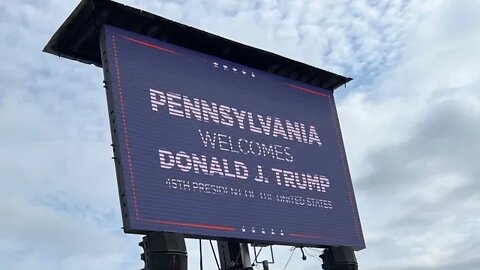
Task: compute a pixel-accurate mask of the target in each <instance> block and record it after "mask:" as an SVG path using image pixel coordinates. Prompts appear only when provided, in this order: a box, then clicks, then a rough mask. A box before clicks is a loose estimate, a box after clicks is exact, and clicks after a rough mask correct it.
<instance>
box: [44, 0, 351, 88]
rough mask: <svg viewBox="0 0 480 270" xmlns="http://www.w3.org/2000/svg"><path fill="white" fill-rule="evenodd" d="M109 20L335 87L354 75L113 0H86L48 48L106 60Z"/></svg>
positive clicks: (67, 55)
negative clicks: (104, 32)
mask: <svg viewBox="0 0 480 270" xmlns="http://www.w3.org/2000/svg"><path fill="white" fill-rule="evenodd" d="M104 24H108V25H112V26H115V27H119V28H122V29H125V30H129V31H132V32H135V33H138V34H142V35H146V36H149V37H153V38H156V39H159V40H163V41H167V42H170V43H172V44H175V45H178V46H182V47H185V48H188V49H191V50H195V51H199V52H202V53H206V54H209V55H212V56H216V57H220V58H223V59H226V60H229V61H232V62H236V63H239V64H242V65H246V66H250V67H253V68H256V69H259V70H262V71H266V72H269V73H274V74H277V75H279V76H283V77H287V78H291V79H294V80H297V81H301V82H304V83H308V84H311V85H315V86H319V87H322V88H325V89H329V90H334V89H336V88H338V87H339V86H341V85H344V84H346V83H347V82H349V81H351V80H352V79H351V78H348V77H344V76H341V75H338V74H335V73H332V72H329V71H325V70H322V69H319V68H316V67H313V66H310V65H307V64H304V63H301V62H298V61H295V60H292V59H289V58H286V57H283V56H280V55H277V54H274V53H271V52H267V51H264V50H261V49H258V48H254V47H251V46H248V45H244V44H241V43H238V42H235V41H232V40H229V39H226V38H223V37H220V36H217V35H214V34H211V33H208V32H205V31H202V30H199V29H196V28H193V27H190V26H187V25H184V24H181V23H177V22H174V21H172V20H168V19H166V18H163V17H160V16H157V15H154V14H151V13H148V12H145V11H142V10H139V9H135V8H132V7H129V6H126V5H123V4H120V3H116V2H113V1H109V0H82V1H81V2H80V4H79V5H78V6H77V7H76V8H75V10H74V11H73V12H72V14H70V16H69V17H68V18H67V20H66V21H65V22H64V23H63V24H62V26H60V28H59V29H58V30H57V31H56V33H55V34H54V35H53V37H52V38H51V39H50V41H49V42H48V43H47V45H46V46H45V48H44V51H45V52H48V53H52V54H54V55H58V56H61V57H65V58H69V59H72V60H76V61H80V62H84V63H87V64H94V65H97V66H101V61H100V46H99V37H100V29H101V27H102V26H103V25H104Z"/></svg>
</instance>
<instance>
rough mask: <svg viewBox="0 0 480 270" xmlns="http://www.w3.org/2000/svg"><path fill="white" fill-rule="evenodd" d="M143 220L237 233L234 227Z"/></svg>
mask: <svg viewBox="0 0 480 270" xmlns="http://www.w3.org/2000/svg"><path fill="white" fill-rule="evenodd" d="M142 220H143V221H145V222H151V223H160V224H167V225H177V226H184V227H192V228H201V229H209V230H217V231H235V228H233V227H225V226H218V225H207V224H197V223H186V222H177V221H164V220H154V219H142Z"/></svg>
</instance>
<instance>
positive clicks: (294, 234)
mask: <svg viewBox="0 0 480 270" xmlns="http://www.w3.org/2000/svg"><path fill="white" fill-rule="evenodd" d="M288 235H289V236H291V237H298V238H311V239H332V240H333V238H330V237H322V236H317V235H308V234H299V233H290V234H288Z"/></svg>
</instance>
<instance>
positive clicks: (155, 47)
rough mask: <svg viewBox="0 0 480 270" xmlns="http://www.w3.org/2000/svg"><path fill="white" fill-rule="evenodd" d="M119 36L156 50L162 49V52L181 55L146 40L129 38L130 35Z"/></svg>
mask: <svg viewBox="0 0 480 270" xmlns="http://www.w3.org/2000/svg"><path fill="white" fill-rule="evenodd" d="M120 37H122V38H124V39H126V40H128V41H131V42H135V43H137V44H140V45H143V46H146V47H149V48H153V49H157V50H160V51H164V52H168V53H171V54H176V55H181V54H179V53H178V52H176V51H172V50H169V49H167V48H163V47H160V46H157V45H154V44H152V43H148V42H145V41H141V40H138V39H134V38H130V37H126V36H120Z"/></svg>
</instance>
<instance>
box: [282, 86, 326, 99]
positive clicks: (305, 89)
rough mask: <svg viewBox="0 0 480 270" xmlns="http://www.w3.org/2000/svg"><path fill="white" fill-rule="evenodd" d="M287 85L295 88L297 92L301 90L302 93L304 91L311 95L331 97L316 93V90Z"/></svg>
mask: <svg viewBox="0 0 480 270" xmlns="http://www.w3.org/2000/svg"><path fill="white" fill-rule="evenodd" d="M287 85H288V86H290V87H293V88H295V89H297V90H301V91H304V92H307V93H310V94H314V95H319V96H324V97H330V96H329V95H326V94H322V93H320V92H317V91H314V90H311V89H307V88H304V87H301V86H297V85H294V84H289V83H287Z"/></svg>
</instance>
